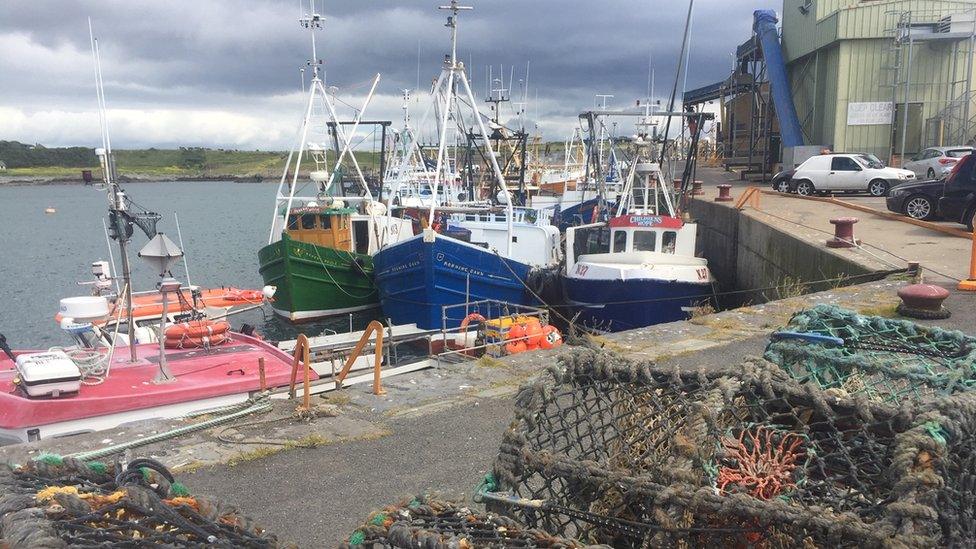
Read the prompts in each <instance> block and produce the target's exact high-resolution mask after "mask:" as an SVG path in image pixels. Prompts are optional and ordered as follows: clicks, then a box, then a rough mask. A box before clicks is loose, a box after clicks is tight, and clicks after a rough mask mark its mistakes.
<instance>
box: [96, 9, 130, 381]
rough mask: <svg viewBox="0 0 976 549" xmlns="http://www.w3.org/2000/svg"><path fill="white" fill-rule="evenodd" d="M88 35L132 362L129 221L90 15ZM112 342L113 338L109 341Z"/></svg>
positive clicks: (98, 152)
mask: <svg viewBox="0 0 976 549" xmlns="http://www.w3.org/2000/svg"><path fill="white" fill-rule="evenodd" d="M88 39H89V41H90V42H91V49H92V57H93V58H94V61H95V96H96V99H97V101H98V123H99V129H100V131H101V134H102V147H101V148H100V149H98V150H96V151H95V154H96V155H97V156H98V159H99V163H100V164H101V167H102V180H103V181H104V182H105V189H106V192H107V195H108V214H109V223H110V224H111V227H110V235H111V236H112V238H113V239H115V240H116V241H117V242H118V243H119V254H120V256H121V259H122V289H123V290H124V291H123V295H122V296H121V298H122V300H123V301H124V302H125V310H126V319H127V322H126V327H127V328H128V334H127V336H128V339H129V360H130V361H132V362H135V361H136V360H137V357H136V345H135V342H136V339H135V329H136V326H135V321H134V319H133V318H132V284H131V281H132V270H131V268H130V265H129V255H128V253H126V244H128V242H129V238H130V237H131V236H132V225H131V223H129V222H128V220H127V219H126V217H125V215H124V214H123V212H125V209H126V203H125V192H123V191H122V187H120V186H119V183H118V174H117V172H116V168H115V157H114V156H113V155H112V138H111V136H110V135H109V132H108V116H107V112H106V110H107V109H106V106H105V88H104V86H103V83H102V62H101V58H100V57H99V52H98V39H96V38H95V32H94V30H93V29H92V24H91V18H89V19H88ZM112 345H113V346H114V345H115V342H114V341H113V342H112Z"/></svg>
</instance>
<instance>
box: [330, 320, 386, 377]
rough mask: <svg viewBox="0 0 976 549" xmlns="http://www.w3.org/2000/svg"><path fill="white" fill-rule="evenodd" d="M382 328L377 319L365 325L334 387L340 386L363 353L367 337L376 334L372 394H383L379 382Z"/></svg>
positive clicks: (381, 356) (381, 363) (381, 357)
mask: <svg viewBox="0 0 976 549" xmlns="http://www.w3.org/2000/svg"><path fill="white" fill-rule="evenodd" d="M383 330H384V326H383V324H381V323H380V322H379V321H378V320H374V321H372V322H370V323H369V325H368V326H366V329H365V330H364V331H363V335H362V337H360V338H359V342H358V343H356V346H355V347H354V348H353V350H352V352H351V353H349V358H347V359H346V364H345V365H344V366H343V367H342V371H340V372H339V375H337V376H336V378H335V385H336V389H339V388H341V387H342V381H343V380H344V379H346V376H348V375H349V371H350V370H352V365H353V363H355V362H356V359H357V358H359V357H360V355H362V353H363V349H364V348H365V347H366V344H367V343H369V337H370V336H371V335H373V334H375V335H376V351H375V357H376V362H375V363H374V364H373V394H374V395H385V394H386V391H385V390H384V389H383V386H382V384H381V382H380V369H381V368H382V366H383Z"/></svg>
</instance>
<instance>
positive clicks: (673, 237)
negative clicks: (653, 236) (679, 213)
mask: <svg viewBox="0 0 976 549" xmlns="http://www.w3.org/2000/svg"><path fill="white" fill-rule="evenodd" d="M662 240H663V242H662V244H661V251H662V252H664V253H666V254H673V253H674V246H675V244H676V243H677V242H678V233H677V232H675V231H664V238H663V239H662Z"/></svg>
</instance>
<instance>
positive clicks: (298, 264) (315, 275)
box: [258, 207, 379, 322]
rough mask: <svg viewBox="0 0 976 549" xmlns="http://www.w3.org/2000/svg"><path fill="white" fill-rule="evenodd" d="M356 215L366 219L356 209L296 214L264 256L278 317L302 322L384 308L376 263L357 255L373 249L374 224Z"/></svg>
mask: <svg viewBox="0 0 976 549" xmlns="http://www.w3.org/2000/svg"><path fill="white" fill-rule="evenodd" d="M354 216H355V217H365V216H357V215H356V210H355V209H353V208H320V207H302V208H295V209H292V211H291V212H290V213H289V216H288V224H287V226H286V228H285V230H284V231H282V233H281V239H280V240H278V241H277V242H273V243H271V244H269V245H267V246H265V247H263V248H261V250H259V251H258V263H259V265H260V267H259V272H260V273H261V277H262V278H263V279H264V283H265V284H268V285H271V286H275V287H276V288H277V291H276V292H275V296H274V310H275V312H276V313H277V314H278V315H280V316H282V317H284V318H286V319H288V320H290V321H292V322H300V321H305V320H312V319H316V318H322V317H326V316H331V315H337V314H345V313H351V312H355V311H362V310H366V309H370V308H373V307H376V306H378V304H379V302H378V296H377V293H376V286H375V285H374V284H373V258H372V257H370V256H369V254H367V253H358V252H357V248H358V249H359V250H362V251H368V250H369V231H368V229H369V220H368V219H356V220H354V219H353V218H354ZM357 236H358V237H359V238H356V237H357ZM357 241H358V242H357ZM357 244H358V246H357Z"/></svg>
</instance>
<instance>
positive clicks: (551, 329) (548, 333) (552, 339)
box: [539, 324, 563, 349]
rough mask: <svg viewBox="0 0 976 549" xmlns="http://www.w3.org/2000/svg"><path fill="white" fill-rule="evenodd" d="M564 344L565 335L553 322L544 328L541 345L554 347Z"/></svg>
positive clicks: (547, 347) (544, 347) (546, 347)
mask: <svg viewBox="0 0 976 549" xmlns="http://www.w3.org/2000/svg"><path fill="white" fill-rule="evenodd" d="M562 344H563V336H562V334H560V333H559V330H558V329H556V327H555V326H553V325H552V324H547V325H546V326H544V327H543V328H542V340H541V341H540V342H539V347H542V348H543V349H553V348H555V347H559V346H560V345H562Z"/></svg>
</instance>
